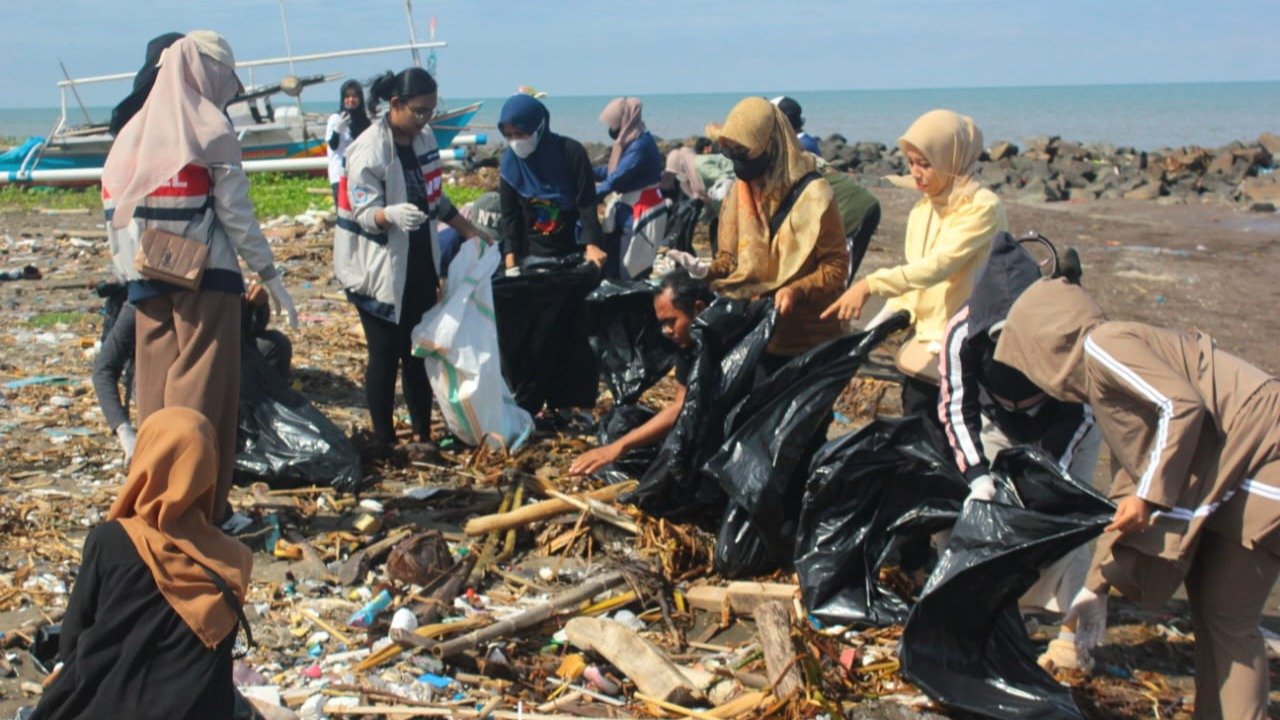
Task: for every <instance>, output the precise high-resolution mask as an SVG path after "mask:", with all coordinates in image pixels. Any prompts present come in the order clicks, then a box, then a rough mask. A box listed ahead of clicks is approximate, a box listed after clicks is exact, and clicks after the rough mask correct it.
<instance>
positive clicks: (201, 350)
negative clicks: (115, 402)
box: [136, 290, 241, 525]
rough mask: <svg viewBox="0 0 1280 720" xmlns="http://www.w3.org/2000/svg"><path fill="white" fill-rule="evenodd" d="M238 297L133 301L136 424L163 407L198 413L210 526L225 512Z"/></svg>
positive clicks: (235, 393)
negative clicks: (207, 447)
mask: <svg viewBox="0 0 1280 720" xmlns="http://www.w3.org/2000/svg"><path fill="white" fill-rule="evenodd" d="M240 307H241V301H240V296H239V295H235V294H232V293H225V292H218V291H214V290H201V291H187V290H182V291H179V292H174V293H169V294H167V295H161V296H159V297H154V298H151V299H149V300H144V301H143V302H141V303H139V304H138V329H137V335H136V338H137V351H136V353H137V355H136V362H137V380H136V382H137V398H138V426H139V427H141V426H142V423H144V422H146V420H147V417H148V416H149V415H151V413H153V412H155V411H157V410H160V409H162V408H166V407H188V408H191V409H192V410H196V411H198V412H200V413H201V414H203V415H204V416H205V417H206V418H208V419H209V422H210V423H212V425H213V428H214V430H215V431H216V432H217V434H218V467H217V468H209V471H210V472H214V471H215V470H216V472H217V474H218V484H217V494H216V495H215V497H214V503H213V522H214V524H215V525H216V524H218V523H219V522H220V521H221V520H222V516H223V515H224V514H225V513H226V509H227V495H228V494H230V492H231V473H232V471H233V470H234V469H235V460H236V417H237V412H238V410H239V405H240Z"/></svg>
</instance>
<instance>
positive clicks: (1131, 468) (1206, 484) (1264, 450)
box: [995, 279, 1280, 718]
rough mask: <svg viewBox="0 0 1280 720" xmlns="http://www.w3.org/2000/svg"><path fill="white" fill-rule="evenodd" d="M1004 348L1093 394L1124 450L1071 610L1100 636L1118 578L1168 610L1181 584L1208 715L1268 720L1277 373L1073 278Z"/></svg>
mask: <svg viewBox="0 0 1280 720" xmlns="http://www.w3.org/2000/svg"><path fill="white" fill-rule="evenodd" d="M995 359H996V361H998V362H1001V363H1004V364H1005V365H1008V366H1009V367H1012V368H1014V369H1015V370H1018V371H1019V372H1021V373H1023V374H1024V375H1026V376H1027V378H1028V379H1030V380H1031V382H1033V383H1035V384H1036V386H1037V387H1039V388H1040V389H1041V390H1043V391H1044V392H1045V393H1047V394H1049V395H1050V396H1051V397H1053V398H1054V399H1056V400H1058V401H1061V402H1069V403H1087V404H1088V405H1089V406H1090V407H1091V408H1092V410H1093V415H1094V418H1095V420H1096V422H1097V424H1098V428H1099V429H1100V430H1101V431H1102V437H1103V439H1104V440H1106V442H1107V445H1108V446H1109V447H1110V449H1111V457H1112V468H1113V470H1114V477H1113V479H1112V484H1111V491H1110V497H1111V498H1112V499H1113V500H1114V501H1115V502H1116V506H1117V507H1116V512H1115V517H1114V519H1113V521H1112V523H1111V524H1110V525H1109V526H1107V528H1106V530H1107V532H1105V533H1104V534H1103V536H1102V537H1101V538H1100V539H1099V541H1098V546H1097V549H1096V551H1095V553H1094V558H1093V566H1092V568H1091V570H1090V573H1089V576H1088V579H1087V580H1086V583H1085V587H1084V589H1083V590H1081V591H1080V593H1079V595H1077V597H1076V599H1075V600H1074V602H1073V603H1072V605H1071V610H1070V612H1069V614H1068V615H1069V617H1074V618H1076V619H1077V622H1078V625H1077V631H1076V638H1077V645H1079V646H1080V647H1082V648H1084V649H1089V648H1091V647H1093V646H1094V645H1097V644H1098V643H1099V642H1100V641H1101V640H1102V638H1103V634H1104V632H1105V629H1106V613H1107V592H1108V589H1109V588H1114V589H1116V590H1118V591H1120V592H1121V593H1122V594H1123V595H1125V596H1126V597H1128V598H1129V599H1130V600H1133V601H1135V602H1138V603H1140V604H1142V605H1144V606H1146V607H1148V608H1158V607H1161V606H1163V605H1164V604H1165V603H1166V602H1167V601H1168V600H1169V598H1170V597H1171V596H1172V595H1173V593H1174V591H1175V590H1177V588H1178V585H1179V584H1184V585H1185V587H1186V590H1187V599H1188V600H1189V601H1190V604H1191V624H1192V629H1193V630H1194V632H1195V639H1196V642H1195V663H1196V698H1195V706H1196V717H1203V718H1265V717H1267V698H1268V692H1269V678H1268V666H1267V655H1266V650H1265V646H1264V642H1263V637H1262V633H1261V630H1260V629H1259V627H1258V623H1259V621H1260V620H1261V618H1262V611H1263V609H1264V607H1265V606H1266V604H1267V596H1268V595H1269V594H1270V592H1271V588H1272V586H1273V585H1274V584H1275V580H1276V576H1277V574H1280V531H1278V528H1280V382H1277V381H1276V378H1274V377H1272V376H1270V375H1268V374H1267V373H1265V372H1263V371H1262V370H1260V369H1258V368H1256V367H1254V366H1253V365H1250V364H1249V363H1247V362H1245V361H1244V360H1241V359H1240V358H1238V357H1235V356H1234V355H1230V354H1228V353H1226V352H1223V351H1222V350H1219V349H1218V348H1217V346H1216V345H1215V343H1214V341H1213V338H1211V337H1209V336H1208V335H1206V334H1204V333H1202V332H1200V331H1198V330H1188V331H1185V332H1176V331H1173V330H1165V329H1163V328H1157V327H1152V326H1150V325H1145V324H1142V323H1136V322H1113V321H1109V320H1107V317H1106V315H1105V314H1104V313H1103V311H1102V308H1100V307H1099V306H1098V305H1097V303H1095V302H1094V300H1093V298H1091V297H1090V296H1089V294H1088V293H1086V292H1085V291H1084V289H1083V288H1081V287H1080V286H1078V285H1074V284H1072V283H1070V282H1068V281H1066V280H1065V279H1054V280H1039V281H1037V282H1036V283H1034V284H1033V285H1032V286H1031V287H1030V288H1028V289H1027V290H1026V291H1025V292H1024V293H1023V294H1022V296H1021V297H1020V298H1018V300H1017V302H1015V303H1014V304H1013V307H1012V309H1011V310H1010V311H1009V319H1008V320H1007V321H1006V322H1005V326H1004V330H1003V331H1002V332H1001V333H1000V339H999V340H998V341H997V343H996V352H995Z"/></svg>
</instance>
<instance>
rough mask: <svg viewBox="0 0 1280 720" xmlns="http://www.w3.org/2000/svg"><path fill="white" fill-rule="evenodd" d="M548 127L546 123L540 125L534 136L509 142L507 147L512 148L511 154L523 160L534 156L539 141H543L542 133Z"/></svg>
mask: <svg viewBox="0 0 1280 720" xmlns="http://www.w3.org/2000/svg"><path fill="white" fill-rule="evenodd" d="M545 127H546V124H545V123H538V129H537V130H534V131H533V135H530V136H529V137H527V138H520V139H519V140H508V141H507V145H510V146H511V152H513V153H515V154H516V157H518V158H520V159H521V160H523V159H525V158H527V157H529V156H530V155H532V154H533V151H534V150H537V149H538V141H540V140H541V139H542V131H543V129H544V128H545Z"/></svg>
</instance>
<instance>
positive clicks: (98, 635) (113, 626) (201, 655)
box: [32, 407, 253, 720]
mask: <svg viewBox="0 0 1280 720" xmlns="http://www.w3.org/2000/svg"><path fill="white" fill-rule="evenodd" d="M217 477H218V440H217V436H216V433H215V431H214V428H213V426H212V425H210V424H209V421H208V420H207V419H205V417H204V416H203V415H201V414H200V413H198V412H196V411H195V410H190V409H188V408H181V407H172V408H165V409H163V410H159V411H157V412H155V413H153V414H152V415H151V417H150V418H148V419H147V420H146V422H144V423H142V427H141V428H140V429H139V431H138V446H137V452H136V453H135V455H134V457H133V462H132V463H131V464H130V466H129V478H128V480H126V481H125V485H124V487H123V488H121V489H120V494H119V496H117V497H116V501H115V502H114V503H112V505H111V510H110V512H109V513H108V514H107V522H105V523H103V524H102V525H99V526H98V527H96V528H94V529H93V530H92V531H91V532H90V533H89V537H88V538H87V539H86V540H85V544H84V552H83V559H82V561H81V564H80V570H79V572H78V574H77V575H76V582H75V586H74V587H73V588H72V590H71V599H70V601H69V602H68V603H67V614H66V617H65V618H64V619H63V622H62V638H61V640H60V647H59V656H60V657H61V658H62V663H63V666H62V668H61V670H60V671H58V673H57V675H56V676H55V677H54V679H53V680H52V681H51V682H50V684H49V687H48V688H47V689H46V690H45V692H44V694H43V696H42V697H41V698H40V704H39V706H38V707H37V708H36V710H35V713H34V714H33V715H32V718H34V719H36V720H70V719H72V718H75V719H77V720H78V719H80V718H84V719H86V720H87V719H89V718H93V719H95V720H101V719H106V720H115V719H117V718H118V719H120V720H125V719H126V718H127V719H128V720H140V719H150V718H154V719H156V720H159V719H160V718H165V719H166V720H167V719H170V718H173V719H181V720H197V719H200V718H209V719H210V720H214V719H215V718H216V719H217V720H225V719H226V718H229V717H231V716H232V707H233V704H234V702H235V685H234V684H233V682H232V677H231V666H232V659H231V650H232V646H233V645H234V644H235V632H236V627H237V623H238V622H239V621H240V618H241V617H242V611H240V609H239V608H240V605H241V603H243V602H244V597H245V590H246V589H247V587H248V584H249V573H250V570H251V568H252V564H253V555H252V553H251V552H250V551H249V548H247V547H245V546H244V545H242V544H241V543H240V542H238V541H237V540H235V539H234V538H231V537H228V536H227V535H225V534H223V533H222V532H221V531H220V530H218V529H217V528H216V527H214V525H213V505H214V499H215V495H216V493H217ZM215 578H216V579H215ZM224 588H225V589H224ZM233 603H234V604H233Z"/></svg>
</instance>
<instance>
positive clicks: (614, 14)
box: [0, 0, 1280, 107]
mask: <svg viewBox="0 0 1280 720" xmlns="http://www.w3.org/2000/svg"><path fill="white" fill-rule="evenodd" d="M414 5H415V7H414V16H415V22H416V25H417V28H418V32H419V36H420V37H423V36H425V35H426V28H427V20H428V18H429V17H430V16H431V15H432V14H434V15H435V16H436V17H437V19H438V21H439V37H440V38H441V39H444V40H447V41H448V42H449V47H448V48H446V49H444V50H442V51H440V53H439V71H440V75H441V77H440V80H441V86H442V90H443V91H444V93H445V95H446V96H453V97H498V96H504V95H508V94H510V93H511V92H512V91H514V89H515V87H516V86H517V85H520V84H529V85H533V86H535V87H538V88H539V89H545V90H547V91H549V92H551V93H555V94H557V95H616V94H624V93H626V94H654V93H680V92H708V91H734V92H736V91H744V92H746V91H753V90H756V89H759V88H790V89H792V90H795V91H804V90H827V89H831V90H835V89H884V88H939V87H987V86H1009V85H1061V84H1099V83H1141V82H1191V81H1229V80H1276V79H1280V69H1278V68H1280V66H1277V65H1276V63H1275V62H1274V58H1273V53H1272V49H1273V45H1274V40H1273V39H1272V37H1271V36H1274V30H1275V28H1277V27H1280V2H1276V0H1216V1H1214V2H1205V1H1204V0H1199V1H1197V2H1190V1H1186V0H1168V1H1165V2H1153V1H1145V0H1105V1H1104V0H1064V1H1063V2H1048V1H1047V0H829V1H823V0H769V1H767V2H766V1H764V0H735V1H732V2H728V1H719V0H717V1H712V0H649V1H648V2H639V3H637V2H631V3H609V2H604V1H603V0H524V1H523V2H489V1H485V0H441V1H438V2H427V1H426V0H416V2H415V3H414ZM286 8H287V12H288V18H289V30H290V35H291V37H292V41H293V50H294V52H295V53H311V52H322V51H327V50H337V49H343V48H351V47H363V46H371V45H384V44H395V43H400V42H404V41H405V40H406V39H407V30H406V25H405V19H404V7H403V2H402V0H347V1H345V2H332V1H321V0H288V3H287V6H286ZM279 18H280V9H279V3H278V0H216V1H210V0H199V1H194V0H192V1H188V0H179V1H178V2H175V1H174V0H128V1H119V0H55V1H54V2H22V3H17V2H13V3H11V6H10V7H9V8H8V9H7V11H6V13H5V18H4V21H3V23H2V24H0V44H2V45H3V47H4V48H5V59H4V61H3V63H2V64H0V97H2V98H3V100H0V106H3V107H49V106H53V105H56V104H57V101H58V95H57V92H56V90H55V88H54V83H55V82H56V81H57V80H58V79H59V78H60V71H59V69H58V60H59V59H61V60H62V61H63V62H65V63H66V65H67V68H68V70H69V71H70V72H71V73H72V75H73V76H78V77H82V76H89V75H99V74H107V73H115V72H125V71H129V72H132V71H134V70H136V69H137V68H138V66H139V65H140V64H141V60H142V52H143V48H144V46H145V44H146V41H147V40H148V39H149V38H151V37H152V36H154V35H157V34H159V33H161V32H165V31H169V30H177V31H185V30H191V29H197V28H208V29H213V30H217V31H219V32H221V33H223V34H224V35H226V36H227V37H228V39H230V40H231V43H232V45H233V46H234V48H235V50H236V54H237V57H238V58H239V59H242V60H248V59H256V58H263V57H275V56H279V55H283V54H284V41H283V36H282V32H281V28H280V19H279ZM407 64H408V57H407V54H405V55H394V56H379V57H377V58H372V59H367V58H365V59H354V60H344V61H326V62H321V63H310V64H307V65H303V66H299V71H300V73H303V72H306V73H311V72H334V71H341V72H346V73H347V74H348V75H350V76H353V77H358V78H361V79H364V78H367V77H368V76H370V75H372V74H373V73H374V72H375V71H377V70H380V69H387V68H393V69H399V68H400V67H403V66H405V65H407ZM279 74H280V72H279V71H269V72H262V71H260V74H259V75H258V76H257V79H258V80H260V81H265V80H269V79H274V78H276V77H278V75H279ZM124 88H125V86H124V85H120V84H116V85H102V86H94V87H86V88H84V89H83V90H82V92H83V94H84V97H85V100H86V102H87V103H88V104H90V105H109V104H113V103H114V102H116V100H118V99H119V97H121V96H122V95H123V94H124V91H125V90H124ZM325 92H327V91H319V92H317V93H316V94H315V96H313V95H311V94H310V93H309V94H308V95H307V98H308V99H323V96H324V94H325Z"/></svg>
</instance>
